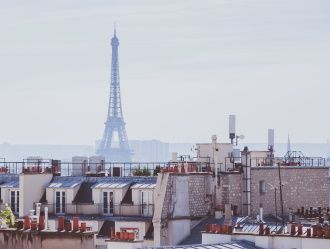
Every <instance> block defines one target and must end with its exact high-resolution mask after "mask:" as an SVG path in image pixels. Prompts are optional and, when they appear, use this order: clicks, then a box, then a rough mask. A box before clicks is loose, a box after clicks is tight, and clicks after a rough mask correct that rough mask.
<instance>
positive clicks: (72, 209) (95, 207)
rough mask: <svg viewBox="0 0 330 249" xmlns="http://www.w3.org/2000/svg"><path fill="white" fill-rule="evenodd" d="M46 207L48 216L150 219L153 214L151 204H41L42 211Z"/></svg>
mask: <svg viewBox="0 0 330 249" xmlns="http://www.w3.org/2000/svg"><path fill="white" fill-rule="evenodd" d="M44 207H48V212H49V214H52V215H62V214H66V215H96V216H124V217H125V216H126V217H152V216H153V213H154V205H153V204H141V205H133V204H114V205H112V206H110V205H108V206H104V205H103V204H102V203H96V204H83V203H70V204H68V203H66V204H65V205H56V203H44V204H42V210H43V208H44Z"/></svg>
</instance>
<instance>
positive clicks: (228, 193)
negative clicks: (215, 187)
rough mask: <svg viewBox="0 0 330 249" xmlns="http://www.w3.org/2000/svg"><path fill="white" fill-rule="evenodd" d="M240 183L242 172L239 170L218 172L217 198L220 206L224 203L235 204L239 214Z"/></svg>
mask: <svg viewBox="0 0 330 249" xmlns="http://www.w3.org/2000/svg"><path fill="white" fill-rule="evenodd" d="M242 184H243V174H241V173H240V172H233V173H229V172H228V173H227V172H224V173H221V174H220V191H219V194H218V196H217V197H218V198H219V201H220V203H221V206H222V207H224V205H225V204H231V205H232V206H237V211H238V213H239V214H241V212H242V192H243V188H242V187H243V186H242ZM218 203H219V202H218Z"/></svg>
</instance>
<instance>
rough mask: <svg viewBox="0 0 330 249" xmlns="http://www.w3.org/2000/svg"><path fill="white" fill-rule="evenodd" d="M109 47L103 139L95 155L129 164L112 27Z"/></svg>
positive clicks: (116, 51)
mask: <svg viewBox="0 0 330 249" xmlns="http://www.w3.org/2000/svg"><path fill="white" fill-rule="evenodd" d="M111 47H112V57H111V58H112V60H111V83H110V98H109V106H108V115H107V119H106V122H105V129H104V133H103V137H102V140H101V142H100V144H99V147H98V149H97V154H99V155H103V156H104V157H105V158H106V160H107V161H111V162H129V161H130V160H131V150H130V148H129V144H128V139H127V134H126V128H125V122H124V118H123V110H122V105H121V96H120V79H119V61H118V47H119V40H118V37H117V34H116V26H114V35H113V37H112V39H111ZM116 135H117V136H116ZM116 137H117V138H118V141H115V138H116Z"/></svg>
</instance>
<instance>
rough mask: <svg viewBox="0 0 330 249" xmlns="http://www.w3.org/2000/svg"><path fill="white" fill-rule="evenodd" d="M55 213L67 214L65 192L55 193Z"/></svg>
mask: <svg viewBox="0 0 330 249" xmlns="http://www.w3.org/2000/svg"><path fill="white" fill-rule="evenodd" d="M55 212H56V213H57V214H61V213H65V191H56V192H55Z"/></svg>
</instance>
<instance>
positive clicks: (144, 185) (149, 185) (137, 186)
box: [131, 183, 156, 189]
mask: <svg viewBox="0 0 330 249" xmlns="http://www.w3.org/2000/svg"><path fill="white" fill-rule="evenodd" d="M155 187H156V184H155V183H136V184H134V185H133V186H132V187H131V188H132V189H154V188H155Z"/></svg>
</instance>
